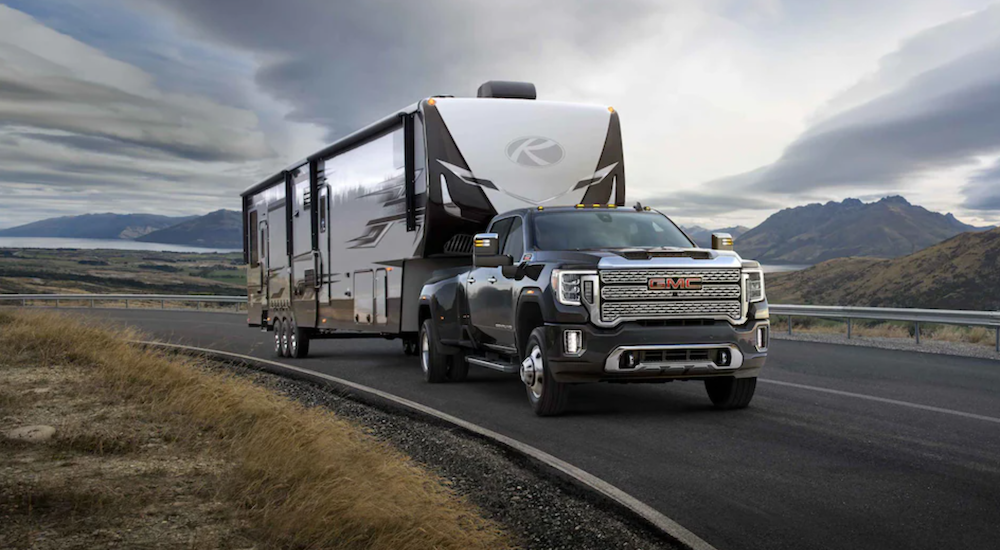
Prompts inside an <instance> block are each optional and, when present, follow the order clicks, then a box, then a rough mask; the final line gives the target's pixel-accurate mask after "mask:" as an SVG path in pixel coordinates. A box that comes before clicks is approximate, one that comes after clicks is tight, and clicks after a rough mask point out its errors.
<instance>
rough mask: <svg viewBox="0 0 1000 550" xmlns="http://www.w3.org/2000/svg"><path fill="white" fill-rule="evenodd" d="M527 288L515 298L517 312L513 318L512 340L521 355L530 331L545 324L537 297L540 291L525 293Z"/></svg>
mask: <svg viewBox="0 0 1000 550" xmlns="http://www.w3.org/2000/svg"><path fill="white" fill-rule="evenodd" d="M527 290H530V289H525V290H524V291H522V292H521V295H520V297H519V298H518V300H517V314H516V317H515V318H514V331H515V332H514V341H515V345H516V346H517V350H518V353H520V354H521V356H523V355H524V350H525V348H526V346H527V344H528V338H530V337H531V331H533V330H535V329H536V328H538V327H542V326H545V314H544V312H543V310H542V303H541V300H540V298H539V297H538V296H539V294H540V293H538V292H536V293H535V294H527Z"/></svg>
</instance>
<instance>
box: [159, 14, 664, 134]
mask: <svg viewBox="0 0 1000 550" xmlns="http://www.w3.org/2000/svg"><path fill="white" fill-rule="evenodd" d="M153 1H155V3H157V4H159V5H160V6H162V7H164V8H166V9H167V10H168V11H169V13H171V14H172V15H173V16H175V17H177V18H178V19H180V20H181V21H183V22H184V23H185V24H186V25H188V26H190V27H193V28H195V29H198V30H199V32H198V38H199V39H205V40H215V41H220V42H222V43H224V44H226V45H228V46H235V47H237V48H241V49H244V50H247V51H251V52H254V53H255V57H256V59H257V60H258V61H259V62H260V68H259V71H258V73H257V77H256V82H257V84H258V85H259V86H260V87H261V88H262V89H263V90H264V91H266V92H267V93H269V94H271V95H273V96H275V97H277V98H279V99H281V100H283V101H285V102H287V103H288V104H289V105H291V106H292V107H293V111H292V112H291V114H290V115H289V116H290V117H291V118H292V119H293V120H297V121H301V122H310V123H316V124H319V125H321V126H323V127H325V128H327V129H328V137H329V138H330V139H333V138H336V137H339V136H342V135H344V134H346V133H349V132H350V131H352V130H354V129H357V128H359V127H361V126H363V125H365V124H368V123H370V122H371V121H372V120H376V119H378V118H380V117H382V116H385V115H386V114H388V113H390V112H392V110H393V109H397V108H400V107H402V106H404V105H406V104H408V103H410V102H412V101H415V100H417V99H419V98H421V97H427V96H430V95H434V94H454V95H470V94H473V93H475V89H476V87H477V86H478V85H479V84H480V83H482V82H484V81H486V80H490V79H501V80H502V79H507V80H532V79H536V78H544V76H545V75H546V73H551V71H552V70H553V67H554V66H557V65H559V64H560V63H568V62H571V61H572V60H575V59H584V60H586V59H593V58H597V57H602V56H607V55H612V52H614V51H615V50H616V49H617V48H616V46H618V45H620V42H621V40H622V33H621V32H608V24H609V21H613V22H614V23H613V24H614V28H616V29H619V30H621V29H631V31H630V32H632V33H635V32H641V29H642V28H643V26H644V25H645V24H646V22H648V21H649V16H650V15H651V14H653V13H656V12H663V11H666V10H669V9H670V5H671V4H672V2H655V1H651V0H623V1H620V2H605V1H603V0H585V1H579V2H568V1H554V2H535V1H532V0H509V1H504V2H467V1H465V0H429V1H425V2H398V1H389V0H374V1H368V2H334V3H331V2H326V1H322V0H287V1H284V2H243V1H241V0H216V1H212V2H203V1H201V0H153ZM236 13H238V14H239V17H234V16H233V14H236ZM557 53H558V54H559V55H556V54H557ZM564 53H568V54H569V55H563V54H564ZM543 92H544V90H543Z"/></svg>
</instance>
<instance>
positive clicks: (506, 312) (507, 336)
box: [487, 217, 524, 347]
mask: <svg viewBox="0 0 1000 550" xmlns="http://www.w3.org/2000/svg"><path fill="white" fill-rule="evenodd" d="M501 251H502V253H503V254H505V255H507V256H510V257H511V258H514V265H517V264H518V263H520V262H521V257H522V256H524V231H523V227H522V222H521V218H520V217H517V218H514V222H513V223H512V224H511V226H510V232H509V233H508V234H507V238H506V239H505V240H504V244H503V247H502V248H501ZM494 269H496V275H494V276H495V277H496V282H495V283H491V284H492V285H493V288H492V291H493V292H496V294H497V296H496V303H497V307H496V309H495V312H496V318H495V319H494V323H495V325H496V327H497V329H499V331H498V336H497V343H498V344H501V345H504V346H510V347H514V346H516V345H517V342H516V338H515V335H516V332H515V331H514V316H515V312H514V303H515V302H514V280H513V279H508V278H507V277H504V275H503V269H502V268H499V267H497V268H494ZM489 282H490V281H489V280H487V283H489Z"/></svg>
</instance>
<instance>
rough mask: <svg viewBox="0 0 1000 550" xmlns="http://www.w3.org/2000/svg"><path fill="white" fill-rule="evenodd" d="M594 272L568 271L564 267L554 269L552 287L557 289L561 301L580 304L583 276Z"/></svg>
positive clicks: (575, 304) (557, 296)
mask: <svg viewBox="0 0 1000 550" xmlns="http://www.w3.org/2000/svg"><path fill="white" fill-rule="evenodd" d="M593 274H594V272H593V271H566V270H562V269H553V270H552V288H553V289H554V290H555V294H556V299H557V300H559V303H561V304H564V305H567V306H578V305H580V304H581V302H580V296H581V294H582V287H583V276H584V275H593Z"/></svg>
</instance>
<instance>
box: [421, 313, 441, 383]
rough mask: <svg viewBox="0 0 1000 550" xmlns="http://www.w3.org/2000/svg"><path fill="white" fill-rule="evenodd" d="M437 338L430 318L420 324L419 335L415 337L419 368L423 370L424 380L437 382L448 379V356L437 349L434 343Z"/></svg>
mask: <svg viewBox="0 0 1000 550" xmlns="http://www.w3.org/2000/svg"><path fill="white" fill-rule="evenodd" d="M436 341H437V339H436V338H435V333H434V323H432V322H431V320H430V319H426V320H424V324H422V325H420V335H419V337H418V338H417V342H418V344H417V345H418V346H419V350H420V351H419V354H420V368H421V369H422V370H423V371H424V380H425V381H427V382H430V383H431V384H438V383H441V382H444V381H445V380H447V379H448V356H446V355H443V354H441V353H440V352H438V351H437V347H436V346H435V345H434V342H436Z"/></svg>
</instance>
